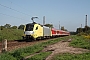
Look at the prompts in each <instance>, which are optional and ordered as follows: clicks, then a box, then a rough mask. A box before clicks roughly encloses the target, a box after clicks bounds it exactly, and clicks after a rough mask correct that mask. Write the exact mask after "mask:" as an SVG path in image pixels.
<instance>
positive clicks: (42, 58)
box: [26, 52, 51, 60]
mask: <svg viewBox="0 0 90 60" xmlns="http://www.w3.org/2000/svg"><path fill="white" fill-rule="evenodd" d="M50 54H51V52H41V53H39V54H37V55H35V56H32V57H31V58H28V59H26V60H45V59H46V57H47V56H49V55H50Z"/></svg>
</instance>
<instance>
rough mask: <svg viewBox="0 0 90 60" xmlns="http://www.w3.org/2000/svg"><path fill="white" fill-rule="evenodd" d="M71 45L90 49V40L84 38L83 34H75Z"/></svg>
mask: <svg viewBox="0 0 90 60" xmlns="http://www.w3.org/2000/svg"><path fill="white" fill-rule="evenodd" d="M70 46H73V47H80V48H84V49H89V50H90V40H89V39H86V38H84V37H83V36H73V40H72V42H71V43H70Z"/></svg>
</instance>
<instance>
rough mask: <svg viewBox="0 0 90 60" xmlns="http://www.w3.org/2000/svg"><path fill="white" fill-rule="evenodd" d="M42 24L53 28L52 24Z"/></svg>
mask: <svg viewBox="0 0 90 60" xmlns="http://www.w3.org/2000/svg"><path fill="white" fill-rule="evenodd" d="M44 26H47V27H51V28H53V24H45V25H44Z"/></svg>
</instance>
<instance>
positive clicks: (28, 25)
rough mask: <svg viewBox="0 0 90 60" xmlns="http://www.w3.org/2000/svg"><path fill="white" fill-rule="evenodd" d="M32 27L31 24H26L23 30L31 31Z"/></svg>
mask: <svg viewBox="0 0 90 60" xmlns="http://www.w3.org/2000/svg"><path fill="white" fill-rule="evenodd" d="M33 27H34V25H33V24H27V25H26V29H25V31H33Z"/></svg>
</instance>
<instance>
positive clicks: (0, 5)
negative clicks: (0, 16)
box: [0, 4, 31, 17]
mask: <svg viewBox="0 0 90 60" xmlns="http://www.w3.org/2000/svg"><path fill="white" fill-rule="evenodd" d="M0 6H2V7H5V8H8V9H11V10H13V11H16V12H19V13H22V14H24V15H27V16H29V17H30V16H31V15H29V14H26V13H24V12H21V11H18V10H16V9H14V8H11V7H8V6H5V5H3V4H0Z"/></svg>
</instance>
